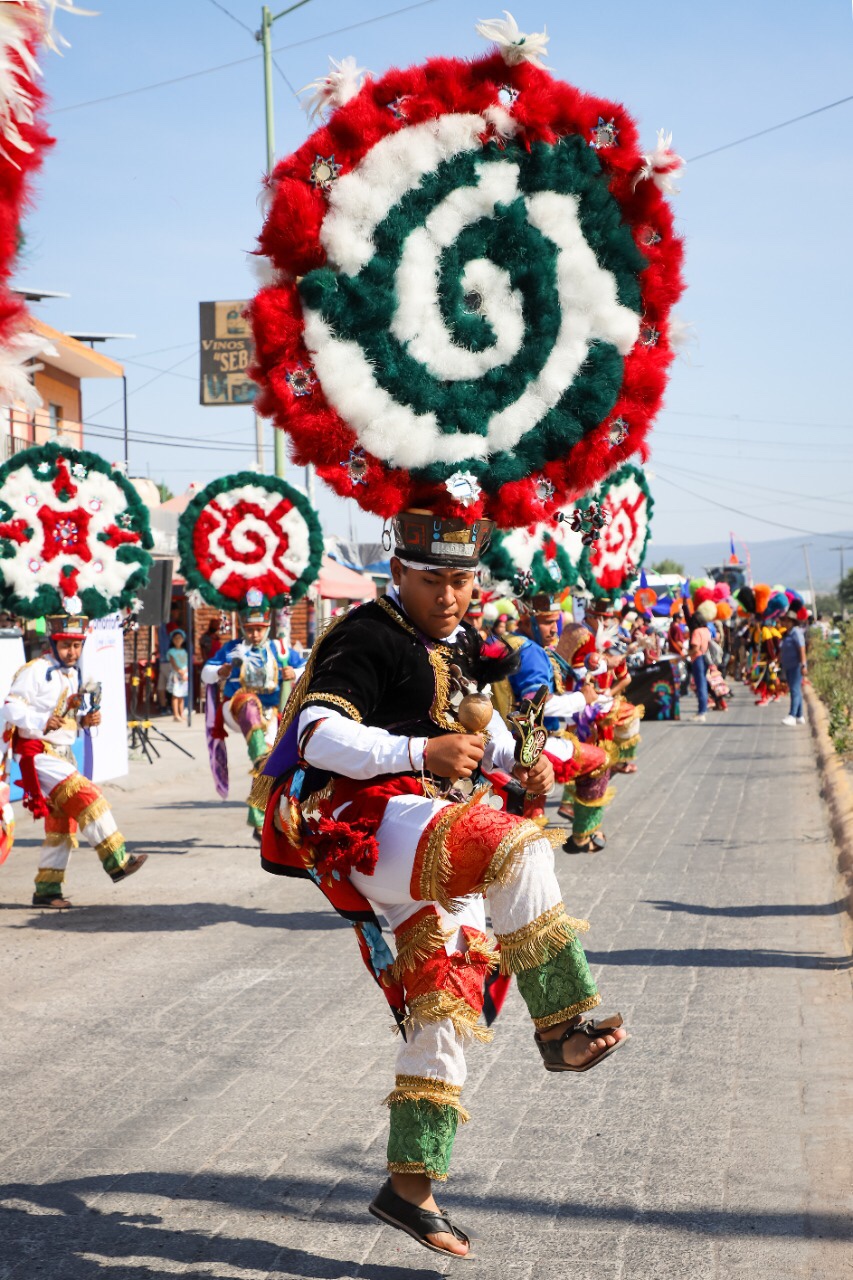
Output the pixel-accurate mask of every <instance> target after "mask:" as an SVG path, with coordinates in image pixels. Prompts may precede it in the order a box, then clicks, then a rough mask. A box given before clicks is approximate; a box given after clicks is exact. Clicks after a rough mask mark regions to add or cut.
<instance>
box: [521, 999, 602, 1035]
mask: <svg viewBox="0 0 853 1280" xmlns="http://www.w3.org/2000/svg"><path fill="white" fill-rule="evenodd" d="M600 1004H601V996H600V995H599V994H598V992H596V994H595V995H594V996H587V997H586V999H585V1000H578V1002H577V1004H570V1005H569V1007H568V1009H559V1010H558V1011H557V1012H556V1013H549V1014H548V1015H547V1017H545V1018H534V1019H533V1025H534V1027H536V1029H537V1031H547V1029H548V1027H556V1025H557V1023H558V1022H571V1020H572V1018H576V1017H577V1016H578V1014H579V1013H587V1012H588V1011H589V1010H590V1009H595V1008H596V1007H597V1006H598V1005H600Z"/></svg>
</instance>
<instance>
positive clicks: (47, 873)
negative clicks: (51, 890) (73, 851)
mask: <svg viewBox="0 0 853 1280" xmlns="http://www.w3.org/2000/svg"><path fill="white" fill-rule="evenodd" d="M64 879H65V868H64V867H63V868H62V870H57V869H56V867H39V869H38V871H37V872H36V884H62V881H63V880H64Z"/></svg>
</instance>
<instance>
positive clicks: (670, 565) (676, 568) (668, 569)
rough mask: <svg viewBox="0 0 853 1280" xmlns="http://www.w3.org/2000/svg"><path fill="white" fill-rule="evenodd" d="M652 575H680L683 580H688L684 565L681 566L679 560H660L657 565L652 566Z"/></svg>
mask: <svg viewBox="0 0 853 1280" xmlns="http://www.w3.org/2000/svg"><path fill="white" fill-rule="evenodd" d="M651 568H652V573H678V574H680V575H681V577H682V578H686V577H687V574H686V572H685V569H684V565H683V564H679V563H678V561H677V560H670V559H666V560H658V562H657V564H653V565H652V566H651Z"/></svg>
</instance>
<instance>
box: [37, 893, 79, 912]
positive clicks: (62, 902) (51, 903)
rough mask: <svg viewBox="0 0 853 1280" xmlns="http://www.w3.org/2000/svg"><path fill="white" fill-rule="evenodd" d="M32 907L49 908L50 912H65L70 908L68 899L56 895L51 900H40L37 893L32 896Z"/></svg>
mask: <svg viewBox="0 0 853 1280" xmlns="http://www.w3.org/2000/svg"><path fill="white" fill-rule="evenodd" d="M33 906H34V907H50V908H51V910H52V911H67V910H68V908H69V907H70V906H71V900H70V899H69V898H63V897H60V896H59V895H58V894H57V895H56V896H54V897H53V898H42V897H40V896H39V895H38V894H37V893H34V894H33Z"/></svg>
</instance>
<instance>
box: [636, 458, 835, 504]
mask: <svg viewBox="0 0 853 1280" xmlns="http://www.w3.org/2000/svg"><path fill="white" fill-rule="evenodd" d="M691 457H692V454H691ZM663 465H664V467H665V468H666V470H667V471H677V472H678V473H679V475H683V476H693V477H694V479H696V480H713V481H714V483H715V484H722V485H723V486H725V487H729V488H737V489H746V491H747V492H748V493H772V494H774V495H776V497H777V498H779V497H789V498H795V499H797V500H798V502H799V504H800V505H802V503H804V502H820V503H823V502H833V503H835V504H836V505H837V506H839V507H849V506H853V503H851V500H850V498H849V497H847V498H846V499H845V498H844V497H843V496H841V495H836V496H831V495H829V494H821V495H820V496H819V497H818V496H816V495H814V494H805V493H802V492H797V491H796V490H794V489H779V488H777V487H776V486H775V485H764V484H752V483H750V482H749V481H743V480H731V479H730V478H729V477H728V476H713V475H711V474H709V472H707V471H691V470H689V469H688V468H687V467H676V466H674V465H673V463H671V462H665V463H664V464H663ZM652 468H654V463H652ZM849 492H850V491H848V490H842V494H845V493H849ZM777 505H778V504H777ZM791 505H793V504H791Z"/></svg>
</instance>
